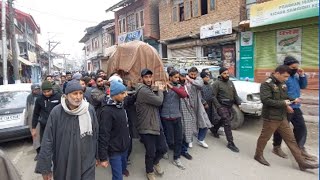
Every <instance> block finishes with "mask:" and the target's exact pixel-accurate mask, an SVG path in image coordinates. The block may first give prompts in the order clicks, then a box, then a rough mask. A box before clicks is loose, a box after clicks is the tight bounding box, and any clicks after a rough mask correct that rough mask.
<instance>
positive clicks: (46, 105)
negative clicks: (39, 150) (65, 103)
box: [31, 81, 61, 143]
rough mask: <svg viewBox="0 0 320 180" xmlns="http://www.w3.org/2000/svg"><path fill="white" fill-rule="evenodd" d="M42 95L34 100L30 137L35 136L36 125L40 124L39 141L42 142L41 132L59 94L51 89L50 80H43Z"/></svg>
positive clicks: (57, 100)
mask: <svg viewBox="0 0 320 180" xmlns="http://www.w3.org/2000/svg"><path fill="white" fill-rule="evenodd" d="M41 89H42V95H41V96H39V97H38V98H37V100H36V102H35V106H34V111H33V116H32V130H31V135H32V138H33V139H35V138H36V137H37V136H39V135H38V134H37V131H36V127H37V125H38V123H39V124H40V143H41V142H42V137H43V133H44V130H45V127H46V124H47V121H48V117H49V114H50V112H51V110H52V109H53V108H54V107H55V106H57V105H58V104H60V100H61V94H60V93H57V92H54V91H53V90H52V84H51V82H50V81H44V82H43V83H42V84H41Z"/></svg>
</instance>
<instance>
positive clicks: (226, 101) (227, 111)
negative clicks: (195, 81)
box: [211, 67, 241, 152]
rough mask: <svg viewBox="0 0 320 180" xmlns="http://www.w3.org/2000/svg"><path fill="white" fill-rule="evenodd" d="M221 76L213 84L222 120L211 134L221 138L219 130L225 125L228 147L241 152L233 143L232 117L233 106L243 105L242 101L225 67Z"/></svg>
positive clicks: (214, 96) (214, 97)
mask: <svg viewBox="0 0 320 180" xmlns="http://www.w3.org/2000/svg"><path fill="white" fill-rule="evenodd" d="M219 74H220V77H219V79H218V80H217V81H216V82H215V83H214V84H213V103H214V105H215V107H217V111H218V114H219V116H220V117H221V119H220V121H219V122H218V124H215V125H214V127H213V128H212V129H211V132H213V135H214V137H216V138H219V134H218V130H219V128H220V127H221V126H222V125H223V127H224V132H225V134H226V137H227V141H228V145H227V147H228V148H229V149H230V150H231V151H233V152H239V149H238V148H237V146H236V145H235V144H234V142H233V136H232V131H231V117H232V106H233V105H234V104H236V105H238V106H239V105H240V104H241V100H240V98H239V96H238V94H237V91H236V89H235V87H234V84H233V83H232V81H230V80H229V71H228V69H227V68H225V67H222V68H220V69H219Z"/></svg>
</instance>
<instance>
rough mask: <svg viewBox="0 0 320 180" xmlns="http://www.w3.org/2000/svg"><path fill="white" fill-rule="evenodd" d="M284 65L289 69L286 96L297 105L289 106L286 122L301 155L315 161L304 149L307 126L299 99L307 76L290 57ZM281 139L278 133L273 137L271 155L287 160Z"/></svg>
mask: <svg viewBox="0 0 320 180" xmlns="http://www.w3.org/2000/svg"><path fill="white" fill-rule="evenodd" d="M284 65H287V66H289V68H290V77H289V78H288V80H287V81H286V86H287V89H288V96H289V97H290V98H291V99H297V98H298V100H299V101H298V103H295V104H290V107H291V108H292V109H293V112H292V113H291V112H290V113H288V121H289V122H291V123H292V125H293V127H294V128H293V133H294V137H295V138H296V141H297V143H298V146H299V147H300V149H301V150H302V155H303V156H304V157H305V158H306V159H307V160H311V161H317V160H318V157H316V156H313V155H311V154H309V153H308V152H307V151H306V148H305V147H304V145H305V143H306V141H307V126H306V123H305V121H304V118H303V114H302V111H301V109H300V107H301V102H300V101H301V99H300V90H301V89H305V88H306V87H307V85H308V81H307V76H306V75H305V73H304V71H303V70H302V69H300V68H299V61H298V60H297V59H295V58H294V57H292V56H287V57H286V58H285V59H284ZM281 142H282V137H281V135H280V134H279V132H278V131H276V132H275V133H274V135H273V151H272V152H273V153H275V154H276V155H278V156H280V157H282V158H288V156H287V155H286V154H285V153H284V152H283V151H282V150H281Z"/></svg>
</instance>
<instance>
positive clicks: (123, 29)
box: [118, 18, 126, 34]
mask: <svg viewBox="0 0 320 180" xmlns="http://www.w3.org/2000/svg"><path fill="white" fill-rule="evenodd" d="M118 26H119V34H121V33H124V32H126V18H121V19H119V20H118Z"/></svg>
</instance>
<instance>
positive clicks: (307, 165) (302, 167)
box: [299, 161, 319, 171]
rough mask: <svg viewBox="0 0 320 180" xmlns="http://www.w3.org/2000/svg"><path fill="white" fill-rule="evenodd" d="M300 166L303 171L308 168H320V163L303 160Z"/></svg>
mask: <svg viewBox="0 0 320 180" xmlns="http://www.w3.org/2000/svg"><path fill="white" fill-rule="evenodd" d="M299 168H300V170H301V171H305V170H306V169H318V168H319V164H311V163H310V162H308V161H303V162H301V163H299Z"/></svg>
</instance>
